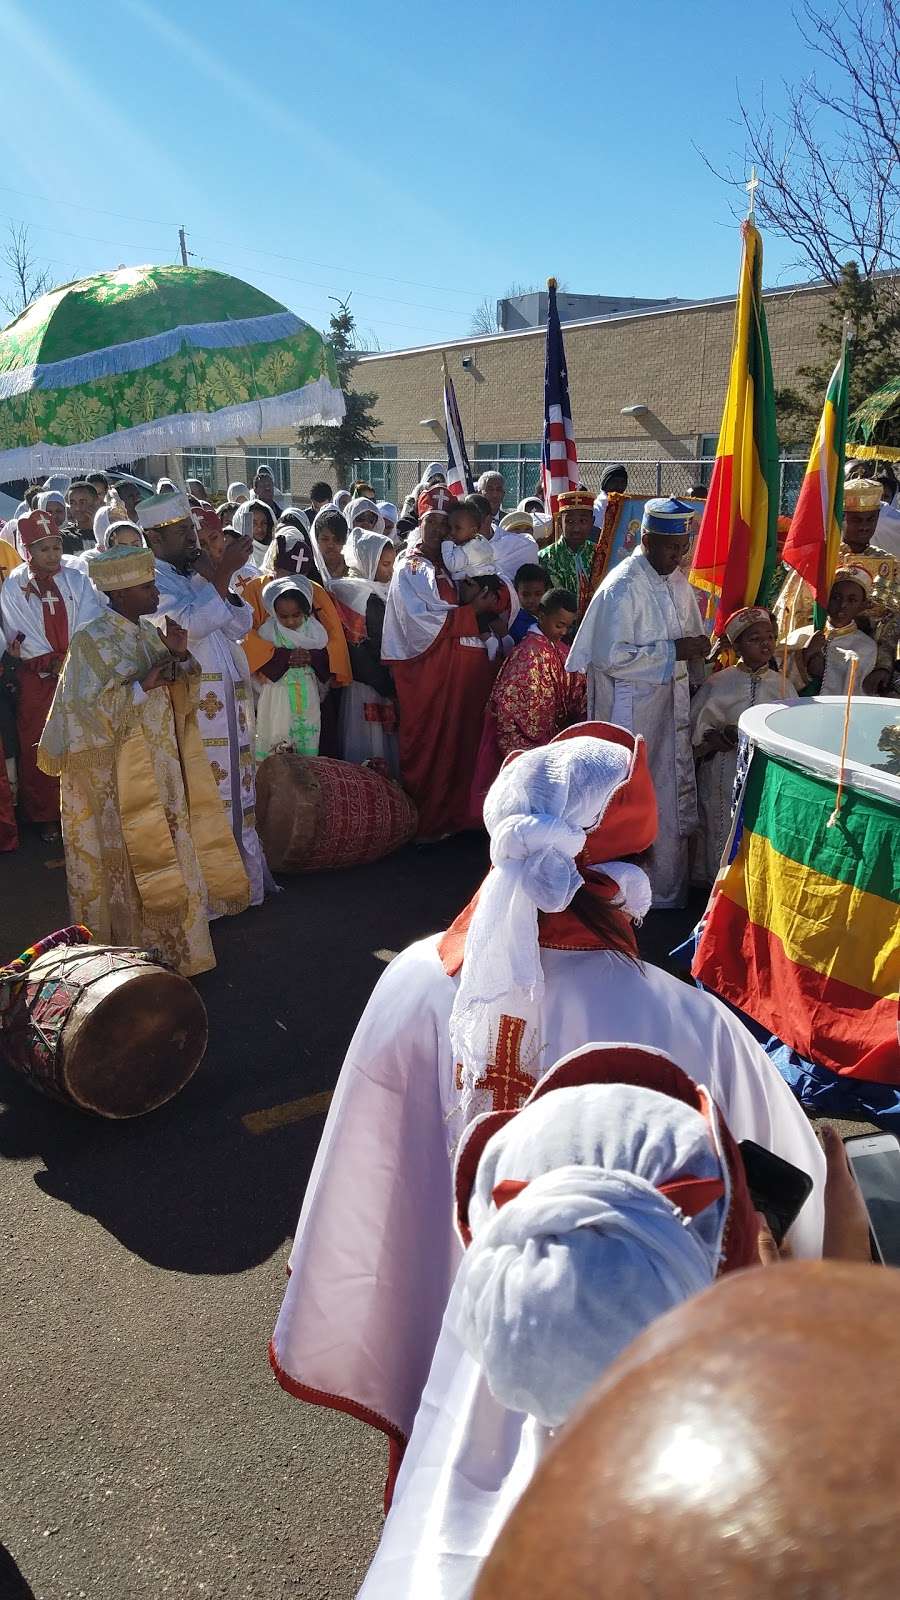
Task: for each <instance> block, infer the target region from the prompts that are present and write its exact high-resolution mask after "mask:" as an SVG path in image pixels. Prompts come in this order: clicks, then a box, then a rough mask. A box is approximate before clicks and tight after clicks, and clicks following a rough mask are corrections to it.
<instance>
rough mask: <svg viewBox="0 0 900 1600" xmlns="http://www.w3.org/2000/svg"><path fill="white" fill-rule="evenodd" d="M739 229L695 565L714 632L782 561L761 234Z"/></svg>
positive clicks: (694, 579)
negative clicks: (729, 329) (719, 410)
mask: <svg viewBox="0 0 900 1600" xmlns="http://www.w3.org/2000/svg"><path fill="white" fill-rule="evenodd" d="M741 232H742V234H743V239H744V252H743V257H742V260H741V276H740V283H739V285H738V297H737V305H736V307H735V315H734V336H733V340H732V346H731V371H730V374H729V378H728V393H727V394H726V396H725V410H724V412H723V414H722V427H721V430H720V432H719V444H718V448H717V450H716V462H715V466H714V467H713V473H712V479H711V481H710V485H709V494H708V496H707V500H706V506H705V508H704V512H703V521H702V522H701V524H700V535H699V538H698V540H697V546H696V549H695V551H694V562H693V567H692V570H691V583H692V584H693V585H694V588H695V589H704V590H705V591H706V592H707V593H708V594H709V595H710V596H711V597H712V601H713V602H714V604H715V608H716V609H715V614H714V626H713V632H714V633H716V634H720V633H721V632H722V629H723V627H724V625H725V623H726V621H727V620H728V618H729V617H730V615H731V613H732V611H737V610H738V609H739V607H741V606H749V605H754V604H755V603H756V600H757V597H758V596H759V595H760V594H761V593H765V592H766V591H767V589H768V586H769V582H770V579H771V576H772V573H773V572H774V570H775V562H776V526H777V519H778V435H777V432H776V427H775V391H774V387H773V383H772V358H771V355H770V354H769V335H768V330H767V328H766V312H765V307H764V305H763V297H762V239H761V238H760V236H759V234H758V233H757V231H756V228H755V227H754V225H753V223H752V222H751V221H750V220H749V219H748V220H747V221H746V222H744V223H742V224H741ZM711 609H712V608H711Z"/></svg>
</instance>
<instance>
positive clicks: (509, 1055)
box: [456, 1017, 537, 1111]
mask: <svg viewBox="0 0 900 1600" xmlns="http://www.w3.org/2000/svg"><path fill="white" fill-rule="evenodd" d="M524 1035H525V1023H524V1021H523V1020H522V1018H521V1017H501V1018H500V1026H499V1029H498V1031H497V1045H496V1048H495V1050H494V1059H493V1061H492V1062H489V1063H488V1067H487V1071H486V1072H485V1074H484V1077H483V1078H478V1079H477V1081H476V1083H475V1088H476V1089H489V1090H490V1092H491V1095H492V1097H493V1106H492V1109H493V1110H494V1111H517V1110H518V1109H519V1106H520V1105H521V1104H522V1102H523V1100H527V1098H528V1096H529V1095H530V1093H531V1091H532V1089H533V1088H534V1086H535V1084H536V1082H537V1079H536V1078H533V1077H532V1076H531V1074H530V1073H528V1072H526V1071H525V1068H524V1067H523V1066H522V1061H521V1050H522V1039H523V1037H524ZM456 1087H457V1088H458V1089H461V1088H462V1068H461V1067H459V1066H457V1069H456Z"/></svg>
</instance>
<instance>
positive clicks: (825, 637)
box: [788, 565, 878, 696]
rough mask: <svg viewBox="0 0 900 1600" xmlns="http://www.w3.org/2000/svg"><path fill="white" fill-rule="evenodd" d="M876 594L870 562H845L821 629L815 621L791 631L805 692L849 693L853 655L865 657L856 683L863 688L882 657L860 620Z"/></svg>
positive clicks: (794, 672)
mask: <svg viewBox="0 0 900 1600" xmlns="http://www.w3.org/2000/svg"><path fill="white" fill-rule="evenodd" d="M871 594H872V578H871V575H870V574H869V572H868V571H867V570H866V568H865V567H862V566H854V565H849V566H846V567H839V568H838V570H837V572H836V573H835V575H834V583H833V584H832V586H831V593H830V594H829V596H828V618H827V621H826V623H825V627H824V628H823V629H821V630H818V629H815V628H814V627H813V625H812V623H809V624H808V625H807V626H806V627H805V628H795V629H794V631H793V633H792V634H790V635H789V637H788V649H789V651H790V652H791V676H792V678H793V681H794V683H795V684H796V685H797V688H798V689H799V690H800V693H801V694H802V695H804V696H808V695H814V694H846V693H847V684H848V682H849V678H850V663H851V659H852V657H853V656H858V657H859V668H858V671H857V674H856V689H857V692H858V693H862V687H863V684H864V682H865V680H866V678H867V677H868V675H869V673H870V672H873V671H874V670H875V666H876V662H877V657H878V646H877V644H876V643H875V640H874V639H873V638H871V636H870V635H869V634H867V633H863V631H862V629H861V628H860V627H859V626H858V624H857V618H858V617H859V615H860V613H861V612H863V611H865V609H866V607H867V605H868V603H869V599H870V596H871Z"/></svg>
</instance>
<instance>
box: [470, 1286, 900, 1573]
mask: <svg viewBox="0 0 900 1600" xmlns="http://www.w3.org/2000/svg"><path fill="white" fill-rule="evenodd" d="M898 1367H900V1273H897V1272H893V1271H891V1270H890V1269H889V1268H885V1269H881V1268H875V1267H870V1266H849V1265H844V1264H839V1263H837V1262H798V1263H795V1264H793V1265H789V1266H788V1265H784V1266H778V1267H771V1268H767V1269H760V1270H757V1271H753V1272H745V1273H741V1274H738V1275H736V1276H734V1277H731V1278H725V1279H723V1280H721V1281H720V1282H719V1283H718V1284H716V1286H715V1287H714V1288H712V1289H710V1290H708V1291H707V1292H706V1293H705V1294H702V1295H700V1296H698V1297H697V1298H696V1299H694V1300H691V1301H689V1302H688V1303H687V1304H686V1305H684V1306H680V1307H679V1308H678V1309H677V1310H676V1311H674V1312H671V1313H670V1314H669V1315H668V1316H666V1317H663V1318H661V1320H660V1321H659V1322H657V1323H655V1324H654V1325H653V1327H652V1328H650V1329H649V1330H648V1331H647V1332H646V1333H645V1334H643V1335H642V1336H641V1337H640V1338H639V1339H637V1340H636V1341H635V1343H634V1344H633V1345H632V1346H631V1347H630V1349H629V1350H628V1351H627V1353H626V1354H625V1355H624V1356H623V1357H622V1358H621V1359H620V1360H619V1361H618V1362H617V1363H616V1364H615V1365H614V1366H613V1367H611V1368H610V1370H609V1372H608V1374H607V1375H606V1377H605V1378H604V1379H603V1380H602V1381H601V1383H600V1384H599V1385H598V1386H597V1388H596V1389H595V1390H594V1392H593V1395H592V1396H591V1399H590V1400H589V1401H588V1404H587V1405H586V1407H585V1408H584V1410H583V1411H582V1412H581V1413H580V1415H579V1416H578V1418H577V1419H576V1421H575V1422H574V1423H573V1424H572V1425H571V1426H570V1427H569V1428H568V1429H567V1431H566V1432H565V1434H564V1435H563V1437H562V1439H561V1441H560V1443H559V1444H558V1445H557V1447H556V1448H555V1449H554V1450H553V1451H552V1452H551V1454H550V1455H549V1456H547V1457H546V1458H545V1460H544V1462H543V1464H542V1466H541V1467H540V1468H539V1470H538V1472H537V1474H536V1475H535V1477H534V1479H533V1481H532V1483H531V1485H530V1486H529V1488H528V1489H527V1490H526V1492H525V1494H524V1495H523V1497H522V1499H521V1500H520V1502H519V1504H518V1506H517V1507H516V1509H515V1511H514V1512H513V1514H512V1516H511V1517H510V1519H509V1521H508V1523H507V1524H506V1527H505V1528H504V1530H503V1532H502V1534H501V1536H500V1538H499V1539H498V1541H497V1544H496V1545H495V1547H494V1550H493V1552H492V1554H491V1556H490V1557H489V1559H488V1561H487V1563H486V1564H485V1567H484V1569H483V1571H482V1574H481V1579H480V1582H479V1584H478V1587H477V1589H476V1591H475V1600H635V1597H639V1596H647V1597H652V1600H698V1597H702V1600H726V1597H727V1600H774V1597H776V1596H777V1600H832V1597H838V1596H839V1597H840V1600H895V1596H896V1595H897V1594H898V1593H900V1452H898V1449H897V1419H896V1414H895V1409H894V1406H893V1395H894V1392H895V1387H896V1374H897V1371H898ZM873 1397H876V1402H875V1403H874V1404H873ZM877 1397H880V1400H879V1399H878V1398H877ZM888 1397H890V1398H888Z"/></svg>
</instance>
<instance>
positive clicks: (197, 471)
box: [170, 445, 806, 515]
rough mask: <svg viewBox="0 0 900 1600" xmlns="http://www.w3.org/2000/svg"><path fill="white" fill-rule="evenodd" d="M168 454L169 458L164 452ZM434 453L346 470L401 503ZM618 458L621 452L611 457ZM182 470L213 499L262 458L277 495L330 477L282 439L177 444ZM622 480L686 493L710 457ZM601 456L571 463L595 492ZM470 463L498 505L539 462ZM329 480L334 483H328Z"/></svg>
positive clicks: (526, 484) (635, 466) (791, 474)
mask: <svg viewBox="0 0 900 1600" xmlns="http://www.w3.org/2000/svg"><path fill="white" fill-rule="evenodd" d="M170 459H171V458H170ZM434 459H435V455H434V454H431V455H422V456H388V455H381V456H368V457H364V458H363V459H362V460H360V461H356V462H354V464H353V477H354V478H363V479H364V480H365V481H366V482H367V483H370V484H371V485H372V487H373V489H374V490H375V494H376V496H377V498H378V499H379V500H392V501H394V502H395V503H396V504H397V505H402V504H403V501H404V499H405V498H406V496H407V495H408V494H412V492H413V490H414V489H415V487H416V485H417V484H418V483H419V482H420V481H421V477H422V473H423V472H424V471H425V468H426V467H427V466H428V464H429V462H430V461H433V460H434ZM619 459H620V460H621V457H620V458H619ZM177 461H178V465H179V467H180V469H181V471H182V473H183V474H184V477H185V478H199V479H200V481H201V482H202V483H203V484H204V485H205V487H206V488H207V490H208V492H209V493H210V494H211V495H212V497H213V498H214V499H217V498H220V497H221V498H223V499H224V496H225V492H226V490H227V488H228V484H229V483H230V482H233V481H235V480H238V481H240V482H244V483H248V484H252V482H253V478H254V476H255V474H256V472H257V470H258V468H259V467H260V466H263V465H265V466H268V467H269V468H270V469H271V472H272V476H273V477H274V479H275V487H276V489H278V490H279V491H281V492H282V493H283V494H285V495H291V494H293V496H294V498H296V499H299V500H302V499H304V498H305V497H306V494H307V492H308V490H309V488H310V485H311V484H312V483H314V482H315V480H316V479H317V478H324V479H325V480H326V481H328V482H331V480H332V478H333V474H332V473H330V472H329V470H328V468H327V466H324V465H323V466H314V465H313V464H312V463H311V462H308V461H305V460H304V459H303V458H302V457H301V456H300V455H299V453H298V452H297V451H295V450H292V449H291V448H290V446H289V445H257V446H255V447H253V446H247V447H246V448H241V447H240V446H238V445H235V446H234V448H233V449H227V450H218V451H216V450H203V449H199V450H184V451H182V452H180V453H179V455H178V457H177ZM622 464H623V465H624V467H625V468H626V470H627V472H628V487H629V488H630V489H631V490H632V492H633V493H634V494H650V495H686V494H688V493H689V491H690V490H691V489H692V488H693V487H694V486H695V485H697V484H708V483H709V479H710V476H711V473H712V468H713V462H712V459H711V458H710V457H708V456H695V457H691V458H687V457H685V458H684V459H683V460H673V459H672V457H670V456H665V457H662V458H660V459H658V460H648V459H646V458H640V459H633V460H630V461H629V460H625V461H623V463H622ZM611 465H612V462H611V461H609V460H599V459H584V458H582V459H581V460H579V463H578V470H579V473H580V475H581V481H582V483H583V485H584V487H585V488H586V489H590V490H592V491H593V492H594V493H595V494H596V493H597V492H598V490H599V488H600V479H601V477H602V475H603V472H604V471H605V469H606V468H607V467H608V466H611ZM805 470H806V460H805V458H804V459H803V460H800V459H798V458H794V457H790V458H787V459H785V460H783V461H780V462H779V480H780V481H779V511H780V513H781V514H782V515H790V513H791V512H792V511H793V509H794V506H795V504H796V502H797V495H798V493H799V490H800V484H801V482H802V480H803V474H804V472H805ZM472 471H473V473H474V474H475V476H476V478H477V477H478V476H479V475H480V474H481V473H482V472H499V473H500V476H501V477H502V478H503V481H504V483H505V485H506V492H505V494H504V505H505V506H506V507H507V509H509V508H510V507H512V506H515V505H518V503H519V501H520V500H524V499H525V498H526V497H527V496H528V495H534V494H537V495H539V494H540V492H541V491H540V479H541V464H540V461H539V460H536V459H535V458H534V457H533V456H517V457H511V458H510V457H500V456H497V457H491V458H488V457H486V456H484V455H483V454H482V452H481V450H479V451H478V458H477V460H476V461H474V462H473V465H472ZM335 487H337V485H335Z"/></svg>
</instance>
